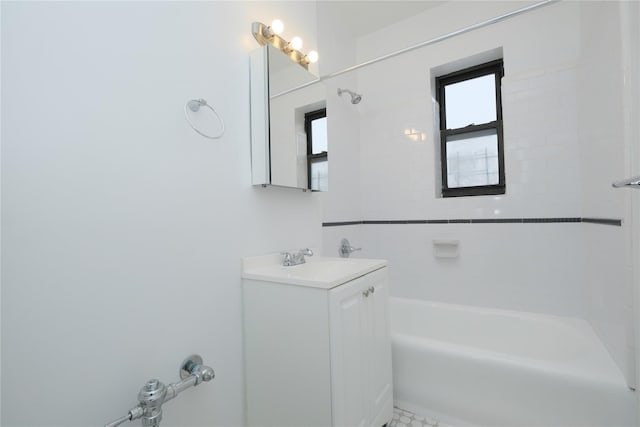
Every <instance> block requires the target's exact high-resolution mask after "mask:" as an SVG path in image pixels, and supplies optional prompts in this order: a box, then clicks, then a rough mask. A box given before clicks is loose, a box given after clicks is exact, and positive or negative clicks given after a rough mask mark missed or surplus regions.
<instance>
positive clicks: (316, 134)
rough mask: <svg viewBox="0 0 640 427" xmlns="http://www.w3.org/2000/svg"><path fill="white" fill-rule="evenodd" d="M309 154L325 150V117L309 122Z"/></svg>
mask: <svg viewBox="0 0 640 427" xmlns="http://www.w3.org/2000/svg"><path fill="white" fill-rule="evenodd" d="M311 135H312V137H311V141H312V147H311V150H312V151H311V154H320V153H322V152H323V151H328V150H327V118H326V117H322V118H320V119H315V120H313V121H312V122H311Z"/></svg>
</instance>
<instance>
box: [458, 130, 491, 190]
mask: <svg viewBox="0 0 640 427" xmlns="http://www.w3.org/2000/svg"><path fill="white" fill-rule="evenodd" d="M498 165H499V163H498V135H497V132H496V130H495V129H489V130H485V131H479V132H470V133H464V134H461V135H450V136H447V183H448V186H449V188H458V187H473V186H479V185H495V184H498V183H499V170H498V168H499V166H498Z"/></svg>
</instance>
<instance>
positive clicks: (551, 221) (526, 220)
mask: <svg viewBox="0 0 640 427" xmlns="http://www.w3.org/2000/svg"><path fill="white" fill-rule="evenodd" d="M580 222H586V223H590V224H600V225H613V226H616V227H621V226H622V220H621V219H616V218H580V217H558V218H470V219H458V218H454V219H404V220H362V221H340V222H323V223H322V226H323V227H340V226H345V225H369V224H372V225H373V224H385V225H390V224H557V223H580Z"/></svg>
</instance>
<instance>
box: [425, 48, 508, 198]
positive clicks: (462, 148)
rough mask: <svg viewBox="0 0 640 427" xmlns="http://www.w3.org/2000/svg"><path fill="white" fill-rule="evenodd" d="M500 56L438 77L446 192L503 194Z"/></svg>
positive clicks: (449, 195) (458, 194) (453, 194)
mask: <svg viewBox="0 0 640 427" xmlns="http://www.w3.org/2000/svg"><path fill="white" fill-rule="evenodd" d="M503 75H504V68H503V64H502V60H497V61H492V62H488V63H486V64H482V65H478V66H475V67H471V68H467V69H464V70H461V71H457V72H455V73H451V74H447V75H445V76H441V77H437V78H436V99H437V101H438V104H439V105H440V155H441V166H442V196H443V197H457V196H480V195H489V194H504V193H505V180H504V153H503V152H504V141H503V138H502V101H501V94H500V82H501V79H502V76H503Z"/></svg>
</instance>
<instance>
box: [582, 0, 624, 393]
mask: <svg viewBox="0 0 640 427" xmlns="http://www.w3.org/2000/svg"><path fill="white" fill-rule="evenodd" d="M620 6H621V5H620V4H617V3H612V4H605V3H599V2H594V3H588V4H584V5H583V7H582V13H581V22H582V25H581V29H582V30H581V40H582V46H583V54H582V55H581V64H580V65H581V66H580V68H579V72H578V89H579V90H578V108H577V112H578V124H579V126H578V137H579V141H580V151H579V153H580V162H581V177H580V181H581V183H582V187H581V191H582V197H581V201H582V210H583V212H584V213H585V215H589V216H594V217H618V218H622V219H623V227H622V228H620V229H610V228H609V227H606V228H604V229H602V228H600V227H590V226H585V227H584V229H583V234H584V236H583V239H584V247H585V255H586V258H585V263H584V268H585V284H586V285H587V286H588V293H589V299H588V316H587V319H588V320H589V322H590V323H591V324H592V325H593V327H594V329H595V330H596V332H597V333H598V335H599V336H600V338H601V339H602V340H603V342H604V343H605V345H606V346H607V348H608V350H609V352H610V354H611V355H612V356H613V358H614V359H615V360H616V362H617V363H618V366H620V368H621V369H622V370H623V372H624V373H625V374H626V375H627V378H628V381H629V383H630V384H633V383H634V382H635V378H634V377H635V373H634V370H633V364H634V363H635V362H634V360H633V359H634V356H633V355H631V354H630V352H629V348H630V347H632V346H633V345H634V339H633V311H632V310H633V307H632V305H631V302H632V301H633V288H632V286H631V284H632V280H633V270H632V261H631V250H632V243H631V238H632V233H631V218H632V215H633V214H632V212H631V210H630V197H631V193H630V192H629V191H628V190H623V191H620V190H616V189H613V188H612V187H611V182H613V181H616V180H618V179H622V178H617V177H627V176H631V175H633V174H634V173H633V171H632V170H631V168H630V161H629V154H630V153H629V147H628V146H627V145H626V144H627V143H625V121H624V119H625V116H624V101H623V100H624V97H625V95H626V90H628V89H626V90H625V89H623V88H624V73H623V66H624V57H623V50H622V47H623V44H622V39H621V32H620V31H612V30H611V29H612V28H620V27H621V19H622V15H621V10H622V9H621V7H620ZM633 121H636V119H633Z"/></svg>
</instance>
